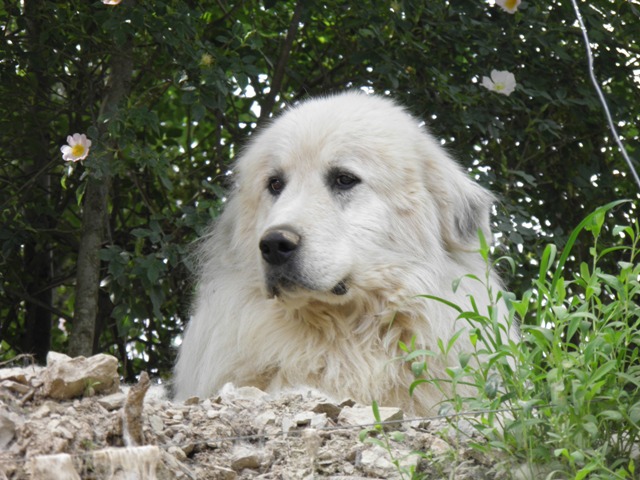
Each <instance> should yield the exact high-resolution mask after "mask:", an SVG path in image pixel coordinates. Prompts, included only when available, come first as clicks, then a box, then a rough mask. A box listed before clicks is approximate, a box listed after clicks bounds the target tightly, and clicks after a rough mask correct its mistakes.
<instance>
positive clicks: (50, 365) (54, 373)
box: [41, 352, 120, 400]
mask: <svg viewBox="0 0 640 480" xmlns="http://www.w3.org/2000/svg"><path fill="white" fill-rule="evenodd" d="M41 378H42V380H43V383H44V385H43V387H42V392H43V394H44V395H46V396H48V397H51V398H55V399H58V400H64V399H68V398H73V397H79V396H81V395H83V394H84V393H85V392H86V391H88V390H93V391H94V392H96V393H98V392H101V393H114V392H116V391H117V390H118V388H119V386H120V377H119V376H118V360H117V359H116V358H115V357H113V356H111V355H105V354H102V353H101V354H98V355H94V356H92V357H89V358H85V357H76V358H71V357H68V356H66V355H63V354H61V353H56V352H49V354H48V355H47V368H45V369H44V370H43V372H42V377H41Z"/></svg>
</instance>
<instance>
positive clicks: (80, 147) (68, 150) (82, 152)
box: [60, 133, 91, 162]
mask: <svg viewBox="0 0 640 480" xmlns="http://www.w3.org/2000/svg"><path fill="white" fill-rule="evenodd" d="M67 143H68V145H63V146H62V147H60V151H61V152H62V159H63V160H65V161H67V162H77V161H79V160H84V159H85V158H87V155H89V148H90V147H91V140H89V139H88V138H87V136H86V135H85V134H84V133H82V134H80V133H74V134H73V135H69V136H68V137H67Z"/></svg>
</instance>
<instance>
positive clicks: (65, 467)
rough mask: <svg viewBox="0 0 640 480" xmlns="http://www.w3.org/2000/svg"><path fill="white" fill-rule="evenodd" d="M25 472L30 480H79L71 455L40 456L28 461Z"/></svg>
mask: <svg viewBox="0 0 640 480" xmlns="http://www.w3.org/2000/svg"><path fill="white" fill-rule="evenodd" d="M27 470H28V471H29V473H30V474H31V479H32V480H80V475H78V472H77V471H76V469H75V467H74V466H73V461H72V459H71V455H69V454H67V453H60V454H58V455H40V456H36V457H33V458H31V459H30V460H29V464H28V466H27Z"/></svg>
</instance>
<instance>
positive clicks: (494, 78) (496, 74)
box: [482, 70, 516, 95]
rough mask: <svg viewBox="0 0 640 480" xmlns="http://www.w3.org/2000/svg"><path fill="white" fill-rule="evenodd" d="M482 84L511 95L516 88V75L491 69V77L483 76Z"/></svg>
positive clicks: (494, 90)
mask: <svg viewBox="0 0 640 480" xmlns="http://www.w3.org/2000/svg"><path fill="white" fill-rule="evenodd" d="M482 86H483V87H484V88H487V89H489V90H491V91H493V92H497V93H501V94H503V95H511V93H512V92H513V91H514V90H515V89H516V77H515V76H514V75H513V73H511V72H507V71H498V70H491V78H489V77H482Z"/></svg>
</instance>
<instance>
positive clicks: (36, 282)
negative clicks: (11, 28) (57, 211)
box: [20, 0, 55, 363]
mask: <svg viewBox="0 0 640 480" xmlns="http://www.w3.org/2000/svg"><path fill="white" fill-rule="evenodd" d="M42 11H43V8H42V1H41V0H29V1H26V2H25V3H24V15H25V20H26V29H27V41H28V44H27V45H28V47H27V48H28V50H29V52H30V57H29V70H30V71H31V72H32V73H33V75H34V78H35V80H36V82H35V88H34V90H33V104H32V105H33V107H32V109H31V112H30V114H29V116H28V119H27V122H26V123H27V126H26V128H27V129H28V130H29V131H31V132H34V141H33V142H32V143H30V144H29V145H26V146H25V148H26V150H27V151H26V154H27V158H29V159H31V160H32V166H31V176H32V177H36V182H37V185H38V187H39V188H38V189H37V192H39V193H37V194H36V196H35V198H34V199H32V201H31V202H28V206H27V208H26V211H25V218H26V219H27V220H28V222H29V224H30V226H31V228H32V229H33V230H34V231H35V232H38V231H43V230H44V231H48V230H50V229H51V228H53V226H54V225H55V219H53V218H52V217H51V216H50V215H49V214H48V213H47V212H46V211H43V209H42V208H41V205H47V204H50V203H51V177H50V175H49V174H48V172H47V171H46V170H47V164H48V163H49V160H50V158H49V143H50V138H49V135H48V129H47V128H46V120H44V121H43V118H44V117H43V115H42V113H43V112H42V105H43V104H45V103H46V101H47V95H48V91H49V84H50V83H51V82H50V78H48V77H47V74H46V72H45V71H44V69H43V68H44V67H43V66H44V65H45V62H44V61H43V60H42V57H43V55H45V52H44V49H43V47H42V43H41V41H40V31H41V23H42V22H43V21H46V17H45V15H44V14H43V13H42ZM46 235H47V234H45V235H38V234H34V235H32V236H30V238H29V239H28V240H27V241H25V244H24V254H23V256H24V268H25V271H26V272H28V276H27V278H28V279H29V281H28V282H27V284H26V285H25V290H26V297H28V298H33V299H34V300H35V301H26V302H25V324H24V331H23V332H22V335H21V338H20V347H21V349H22V351H23V352H26V353H32V354H34V356H35V358H36V360H37V361H38V363H44V361H45V359H46V356H47V353H48V352H49V348H50V343H51V324H52V319H53V317H52V314H51V309H48V308H46V307H47V306H49V305H51V304H52V293H51V287H50V284H51V278H52V277H53V263H52V261H53V259H52V256H51V249H50V246H49V245H48V242H47V240H46V238H47V237H46Z"/></svg>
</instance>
